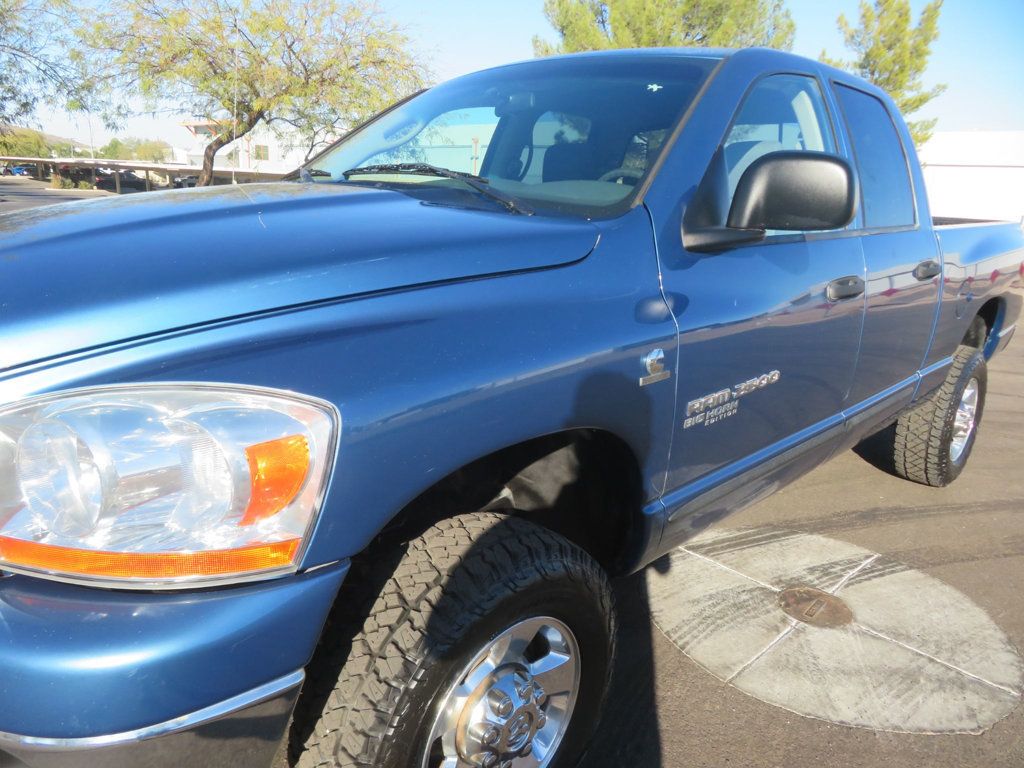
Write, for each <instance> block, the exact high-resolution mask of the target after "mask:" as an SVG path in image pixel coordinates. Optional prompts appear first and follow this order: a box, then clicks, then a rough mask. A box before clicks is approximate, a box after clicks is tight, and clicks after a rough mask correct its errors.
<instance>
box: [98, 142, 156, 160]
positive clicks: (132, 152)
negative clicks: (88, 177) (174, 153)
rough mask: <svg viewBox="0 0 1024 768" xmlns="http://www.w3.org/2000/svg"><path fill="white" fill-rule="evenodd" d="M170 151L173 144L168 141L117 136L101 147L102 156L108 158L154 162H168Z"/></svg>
mask: <svg viewBox="0 0 1024 768" xmlns="http://www.w3.org/2000/svg"><path fill="white" fill-rule="evenodd" d="M170 153H171V145H170V144H168V143H167V142H166V141H159V140H156V139H136V138H132V137H128V138H124V139H118V138H116V137H115V138H113V139H111V140H110V141H108V142H107V143H106V144H105V145H103V146H102V147H100V149H99V155H100V157H104V158H107V159H108V160H146V161H148V162H153V163H162V162H166V161H167V159H168V155H170Z"/></svg>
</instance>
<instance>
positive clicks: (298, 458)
mask: <svg viewBox="0 0 1024 768" xmlns="http://www.w3.org/2000/svg"><path fill="white" fill-rule="evenodd" d="M245 455H246V458H247V459H248V460H249V476H250V478H252V489H251V491H250V495H249V506H248V507H246V510H245V514H244V515H243V516H242V520H241V522H240V525H253V524H254V523H258V522H259V521H260V520H266V519H267V518H268V517H273V516H274V515H276V514H277V513H278V512H280V511H281V510H282V509H284V508H285V507H287V506H288V505H289V504H291V502H292V499H294V498H295V497H296V496H297V495H298V493H299V491H300V490H302V484H303V483H304V482H305V481H306V475H307V474H308V472H309V443H308V442H307V441H306V438H305V437H303V436H302V435H290V436H289V437H281V438H278V439H277V440H268V441H267V442H265V443H257V444H256V445H250V446H249V447H248V448H246V449H245Z"/></svg>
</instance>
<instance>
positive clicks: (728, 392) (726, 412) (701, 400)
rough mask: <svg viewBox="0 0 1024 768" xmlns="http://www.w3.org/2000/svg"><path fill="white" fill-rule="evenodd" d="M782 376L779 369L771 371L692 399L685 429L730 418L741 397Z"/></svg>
mask: <svg viewBox="0 0 1024 768" xmlns="http://www.w3.org/2000/svg"><path fill="white" fill-rule="evenodd" d="M781 376H782V374H781V373H779V371H769V372H768V373H765V374H762V375H761V376H755V377H754V378H752V379H747V380H746V381H744V382H741V383H740V384H737V385H736V386H734V387H732V388H731V389H720V390H718V391H717V392H712V393H711V394H710V395H705V396H704V397H698V398H697V399H696V400H691V401H690V402H688V403H687V404H686V420H685V421H684V422H683V429H689V428H690V427H692V426H695V425H697V424H703V425H704V426H705V427H710V426H711V425H712V424H715V423H717V422H719V421H721V420H722V419H727V418H729V417H730V416H732V415H733V414H734V413H736V411H738V410H739V407H740V404H739V398H741V397H743V395H749V394H750V393H751V392H756V391H757V390H759V389H763V388H765V387H767V386H768V385H769V384H774V383H775V382H777V381H778V380H779V378H780V377H781Z"/></svg>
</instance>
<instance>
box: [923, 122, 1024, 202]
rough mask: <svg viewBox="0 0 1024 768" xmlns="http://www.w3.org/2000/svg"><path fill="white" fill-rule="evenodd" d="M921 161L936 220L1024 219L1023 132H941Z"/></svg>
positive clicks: (934, 136) (930, 142) (933, 138)
mask: <svg viewBox="0 0 1024 768" xmlns="http://www.w3.org/2000/svg"><path fill="white" fill-rule="evenodd" d="M918 156H919V158H920V160H921V165H922V167H923V170H924V182H925V186H926V187H927V188H928V201H929V203H930V204H931V211H932V215H933V216H949V217H958V218H976V219H1002V220H1006V221H1021V220H1022V219H1024V131H942V132H938V133H935V134H934V135H933V136H932V137H931V139H929V140H928V143H927V144H925V145H924V146H923V147H921V149H920V151H919V152H918Z"/></svg>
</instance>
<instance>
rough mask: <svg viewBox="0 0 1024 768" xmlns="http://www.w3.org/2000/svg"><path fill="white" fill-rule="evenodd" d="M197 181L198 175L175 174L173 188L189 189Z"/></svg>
mask: <svg viewBox="0 0 1024 768" xmlns="http://www.w3.org/2000/svg"><path fill="white" fill-rule="evenodd" d="M198 182H199V177H198V176H176V177H175V178H174V188H175V189H189V188H191V187H194V186H195V185H196V184H197V183H198Z"/></svg>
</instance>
